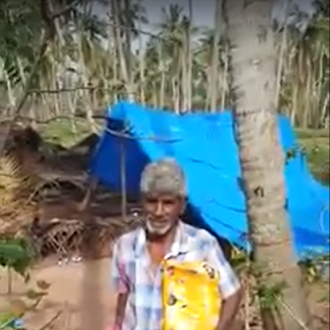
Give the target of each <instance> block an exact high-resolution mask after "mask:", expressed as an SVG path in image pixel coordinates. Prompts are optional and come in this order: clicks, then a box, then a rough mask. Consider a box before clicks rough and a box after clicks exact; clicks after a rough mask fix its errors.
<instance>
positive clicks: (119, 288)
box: [111, 241, 129, 330]
mask: <svg viewBox="0 0 330 330" xmlns="http://www.w3.org/2000/svg"><path fill="white" fill-rule="evenodd" d="M121 256H123V254H122V252H121V244H120V241H119V242H118V243H117V244H115V246H114V249H113V256H112V263H111V277H112V289H113V291H114V293H115V294H116V296H117V302H116V312H115V313H116V314H115V319H114V326H113V329H114V330H121V328H122V325H123V321H124V317H125V311H126V305H127V299H128V295H129V280H128V277H127V275H126V270H125V262H124V261H123V260H121Z"/></svg>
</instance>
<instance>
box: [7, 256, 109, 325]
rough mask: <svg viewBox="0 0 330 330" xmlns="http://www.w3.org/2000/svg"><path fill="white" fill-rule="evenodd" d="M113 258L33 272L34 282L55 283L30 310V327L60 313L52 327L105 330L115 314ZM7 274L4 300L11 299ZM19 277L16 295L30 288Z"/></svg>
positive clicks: (15, 286) (16, 282) (45, 321)
mask: <svg viewBox="0 0 330 330" xmlns="http://www.w3.org/2000/svg"><path fill="white" fill-rule="evenodd" d="M109 274H110V260H109V259H104V260H101V261H92V262H83V263H77V264H74V263H71V264H68V265H65V266H58V265H54V266H50V267H45V268H42V269H37V270H34V271H33V272H32V283H33V282H34V281H37V280H43V281H46V282H48V283H50V284H51V287H50V289H49V294H48V296H47V297H46V298H45V299H44V301H43V303H42V304H41V305H40V306H39V308H38V309H37V310H36V311H34V312H32V313H30V314H29V315H28V316H27V317H26V319H25V321H26V328H28V329H39V328H41V327H42V326H43V325H44V324H46V323H47V322H48V321H49V320H51V319H52V318H54V317H55V316H56V315H57V314H59V313H60V316H59V317H58V319H57V320H56V321H55V322H54V326H53V327H52V328H51V329H52V330H91V329H93V330H103V329H105V327H106V325H108V324H109V323H110V321H111V318H112V314H113V306H114V302H113V298H112V297H113V295H112V294H111V289H110V283H109ZM5 277H6V276H1V282H0V283H1V290H0V292H1V299H2V301H4V300H7V301H8V296H6V295H5V293H6V289H7V281H6V278H5ZM32 283H30V284H29V285H28V286H26V285H25V284H24V283H23V282H22V280H21V279H19V278H17V277H16V276H15V279H14V285H13V288H14V297H18V296H20V295H21V294H23V293H24V291H26V290H27V288H30V287H31V286H33V285H32Z"/></svg>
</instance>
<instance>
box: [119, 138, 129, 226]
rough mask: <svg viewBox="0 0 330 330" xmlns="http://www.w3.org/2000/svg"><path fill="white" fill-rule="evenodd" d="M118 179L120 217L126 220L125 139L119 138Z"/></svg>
mask: <svg viewBox="0 0 330 330" xmlns="http://www.w3.org/2000/svg"><path fill="white" fill-rule="evenodd" d="M120 178H121V215H122V218H123V220H124V221H126V219H127V187H126V148H125V138H124V137H120Z"/></svg>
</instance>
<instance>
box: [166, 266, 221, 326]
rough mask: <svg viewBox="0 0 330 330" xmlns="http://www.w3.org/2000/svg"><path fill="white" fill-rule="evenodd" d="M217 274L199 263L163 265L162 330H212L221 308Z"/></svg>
mask: <svg viewBox="0 0 330 330" xmlns="http://www.w3.org/2000/svg"><path fill="white" fill-rule="evenodd" d="M218 284H219V274H218V272H217V271H216V270H214V269H213V268H212V267H210V266H209V265H208V264H207V263H203V262H185V263H179V262H175V261H170V260H168V261H166V262H165V264H164V271H163V290H162V295H163V296H162V301H163V328H162V330H188V329H189V330H214V329H215V328H216V326H217V323H218V320H219V314H220V308H221V296H220V292H219V286H218Z"/></svg>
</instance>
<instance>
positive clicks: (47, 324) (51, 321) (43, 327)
mask: <svg viewBox="0 0 330 330" xmlns="http://www.w3.org/2000/svg"><path fill="white" fill-rule="evenodd" d="M62 314H63V311H59V312H58V313H57V314H56V315H55V316H53V317H52V318H51V319H50V320H49V321H48V322H47V323H46V324H44V325H43V326H42V327H41V328H39V329H38V330H46V329H47V328H49V327H50V326H52V325H53V324H54V322H55V321H56V320H57V319H58V318H59V317H60V316H61V315H62Z"/></svg>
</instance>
